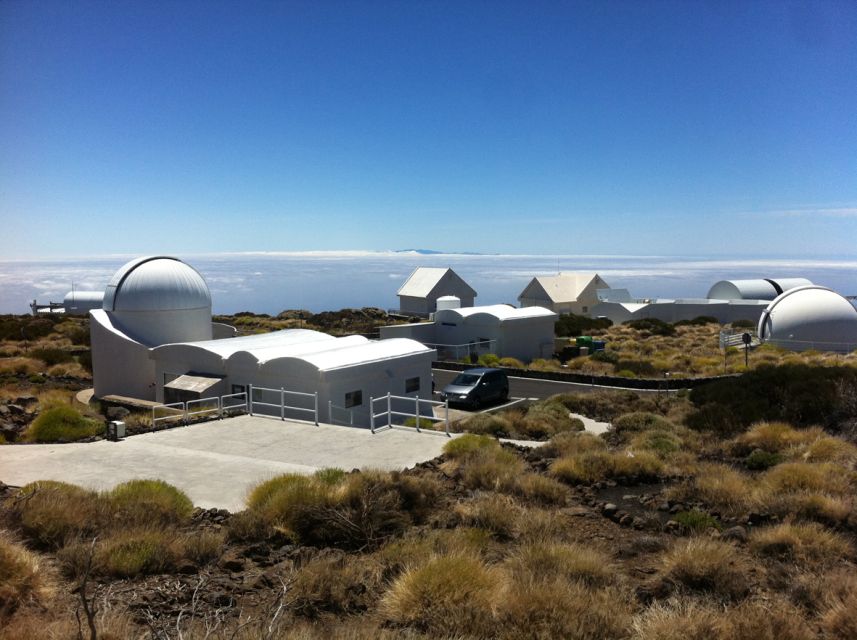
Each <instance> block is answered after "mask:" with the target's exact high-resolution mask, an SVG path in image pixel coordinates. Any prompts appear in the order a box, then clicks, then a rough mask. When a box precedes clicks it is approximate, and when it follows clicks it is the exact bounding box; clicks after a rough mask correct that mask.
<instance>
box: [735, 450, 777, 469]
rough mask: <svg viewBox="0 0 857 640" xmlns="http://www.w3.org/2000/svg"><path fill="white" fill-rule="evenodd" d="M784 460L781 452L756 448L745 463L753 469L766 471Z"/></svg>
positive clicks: (745, 459)
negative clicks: (769, 451)
mask: <svg viewBox="0 0 857 640" xmlns="http://www.w3.org/2000/svg"><path fill="white" fill-rule="evenodd" d="M782 461H783V456H781V455H780V454H779V453H768V452H767V451H762V450H761V449H754V450H753V451H751V452H750V455H748V456H747V457H746V458H744V465H745V466H746V467H747V468H748V469H750V470H751V471H764V470H765V469H770V468H771V467H774V466H776V465H778V464H780V463H781V462H782Z"/></svg>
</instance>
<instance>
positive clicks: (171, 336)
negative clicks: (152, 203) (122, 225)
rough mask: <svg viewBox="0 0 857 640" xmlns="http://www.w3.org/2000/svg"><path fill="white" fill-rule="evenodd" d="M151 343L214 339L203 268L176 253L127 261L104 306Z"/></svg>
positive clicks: (134, 334) (137, 336)
mask: <svg viewBox="0 0 857 640" xmlns="http://www.w3.org/2000/svg"><path fill="white" fill-rule="evenodd" d="M102 308H103V309H104V310H105V311H107V312H109V313H111V314H112V315H113V317H114V318H115V319H116V320H117V321H118V322H119V323H120V324H121V325H122V327H123V329H125V330H126V331H127V332H128V334H129V335H130V336H131V337H133V338H135V339H137V340H139V341H140V342H142V343H144V344H147V345H149V346H157V345H160V344H167V343H170V342H188V341H194V340H210V339H211V293H210V292H209V290H208V285H207V284H205V280H204V279H203V277H202V276H201V275H200V274H199V272H198V271H197V270H196V269H194V268H193V267H191V266H190V265H187V264H185V263H184V262H182V261H181V260H179V259H178V258H173V257H169V256H149V257H146V258H138V259H136V260H132V261H131V262H128V263H127V264H125V265H123V266H122V267H121V268H120V269H119V270H118V271H117V272H116V273H115V274H114V275H113V278H112V279H111V280H110V283H109V284H108V285H107V288H106V290H105V291H104V303H103V307H102Z"/></svg>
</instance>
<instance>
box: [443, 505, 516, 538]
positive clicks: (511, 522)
mask: <svg viewBox="0 0 857 640" xmlns="http://www.w3.org/2000/svg"><path fill="white" fill-rule="evenodd" d="M520 511H521V509H520V507H519V506H518V505H517V503H515V501H514V500H512V499H511V498H509V497H508V496H503V495H497V494H494V493H491V494H487V495H481V496H479V497H478V498H476V499H475V500H471V501H469V502H462V503H459V504H457V505H456V507H455V512H456V514H457V515H458V517H459V518H460V519H461V521H462V522H463V523H464V524H465V525H467V526H469V527H477V528H479V529H484V530H485V531H488V532H490V533H491V535H492V536H494V537H495V538H497V539H499V540H509V539H511V538H512V537H513V535H514V534H515V524H516V522H517V520H518V515H519V514H520Z"/></svg>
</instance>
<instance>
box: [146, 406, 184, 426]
mask: <svg viewBox="0 0 857 640" xmlns="http://www.w3.org/2000/svg"><path fill="white" fill-rule="evenodd" d="M172 407H181V413H179V414H176V413H175V411H174V410H173V411H171V412H170V414H169V415H165V416H160V417H158V415H157V411H158V409H171V408H172ZM176 418H178V419H179V422H182V423H184V422H186V421H187V405H186V404H185V403H184V402H170V403H167V404H156V405H155V406H154V407H152V426H153V427H154V426H156V425H157V424H158V422H159V421H161V422H165V421H167V420H175V419H176Z"/></svg>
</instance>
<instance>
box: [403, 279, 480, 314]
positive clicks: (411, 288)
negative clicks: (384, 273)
mask: <svg viewBox="0 0 857 640" xmlns="http://www.w3.org/2000/svg"><path fill="white" fill-rule="evenodd" d="M398 296H399V309H400V310H401V311H403V312H406V313H414V314H417V315H422V316H428V315H429V314H430V313H434V312H435V311H436V310H437V300H438V298H441V297H446V296H455V297H456V298H458V299H459V300H460V301H461V302H460V305H461V306H462V307H472V306H473V301H474V299H475V298H476V290H475V289H474V288H473V287H471V286H470V285H469V284H467V283H466V282H465V281H464V280H463V279H462V278H461V276H459V275H458V274H457V273H455V271H453V270H452V269H448V268H439V267H417V268H416V269H414V271H413V273H411V275H410V276H408V279H407V280H405V283H404V284H403V285H402V286H401V287H400V288H399V291H398Z"/></svg>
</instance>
